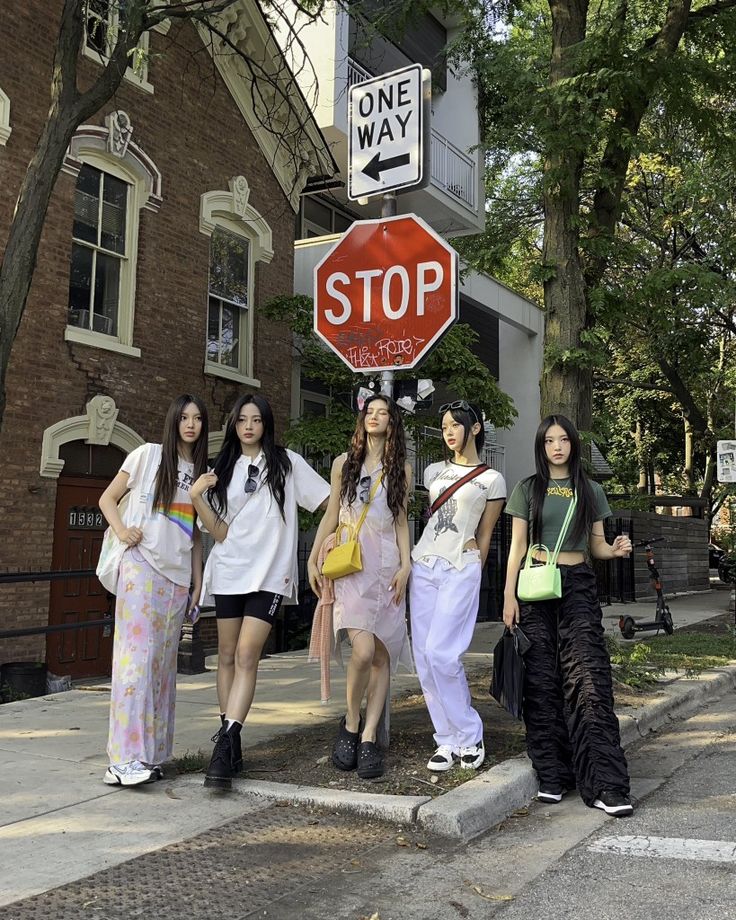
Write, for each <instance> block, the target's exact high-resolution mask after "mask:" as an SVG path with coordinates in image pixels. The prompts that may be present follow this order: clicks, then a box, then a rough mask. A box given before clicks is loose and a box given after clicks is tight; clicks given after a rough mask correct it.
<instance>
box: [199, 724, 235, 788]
mask: <svg viewBox="0 0 736 920" xmlns="http://www.w3.org/2000/svg"><path fill="white" fill-rule="evenodd" d="M236 734H238V732H235V731H233V728H232V727H231V728H230V730H229V731H225V730H224V727H223V728H221V729H220V731H219V732H217V734H216V735H213V737H212V740H213V741H214V742H215V749H214V751H213V752H212V758H211V759H210V764H209V766H208V767H207V773H206V775H205V778H204V784H205V786H209V787H211V788H213V789H222V790H224V791H229V790H230V789H232V788H233V774H234V773H235V751H234V747H235V745H234V738H233V736H234V735H236Z"/></svg>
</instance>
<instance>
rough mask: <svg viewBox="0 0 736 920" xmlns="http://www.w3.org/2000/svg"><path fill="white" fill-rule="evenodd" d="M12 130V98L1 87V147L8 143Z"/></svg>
mask: <svg viewBox="0 0 736 920" xmlns="http://www.w3.org/2000/svg"><path fill="white" fill-rule="evenodd" d="M12 130H13V129H12V128H11V127H10V98H9V96H8V94H7V93H4V92H3V90H2V88H0V147H3V146H5V144H7V143H8V139H9V138H10V135H11V132H12Z"/></svg>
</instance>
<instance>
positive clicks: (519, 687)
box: [489, 626, 531, 719]
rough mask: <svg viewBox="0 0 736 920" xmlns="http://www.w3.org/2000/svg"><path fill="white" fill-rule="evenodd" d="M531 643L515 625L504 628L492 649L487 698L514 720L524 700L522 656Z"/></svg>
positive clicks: (520, 713) (518, 714)
mask: <svg viewBox="0 0 736 920" xmlns="http://www.w3.org/2000/svg"><path fill="white" fill-rule="evenodd" d="M530 648H531V641H530V640H529V639H528V638H527V637H526V636H525V635H524V633H523V632H522V631H521V629H519V627H518V626H516V627H514V629H513V630H511V629H509V628H508V626H507V627H506V629H504V631H503V635H502V636H501V638H500V639H499V640H498V642H497V643H496V647H495V648H494V650H493V676H492V678H491V686H490V688H489V690H490V694H491V696H492V697H493V698H494V699H495V700H497V701H498V702H499V703H500V704H501V706H503V708H504V709H505V710H506V711H507V712H509V713H510V714H511V715H512V716H513V717H514V718H515V719H521V717H522V704H523V700H524V672H525V666H524V655H525V654H526V653H527V652H528V651H529V649H530Z"/></svg>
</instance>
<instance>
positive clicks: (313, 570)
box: [307, 559, 322, 598]
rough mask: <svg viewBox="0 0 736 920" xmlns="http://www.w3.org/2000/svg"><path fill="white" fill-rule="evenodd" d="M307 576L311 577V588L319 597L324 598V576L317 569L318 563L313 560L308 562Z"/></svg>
mask: <svg viewBox="0 0 736 920" xmlns="http://www.w3.org/2000/svg"><path fill="white" fill-rule="evenodd" d="M307 575H308V577H309V586H310V587H311V589H312V591H314V593H315V594H316V595H317V597H320V598H321V597H322V575H321V574H320V571H319V569H318V568H317V563H316V562H315V561H314V560H313V559H308V560H307Z"/></svg>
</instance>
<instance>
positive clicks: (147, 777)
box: [102, 760, 158, 786]
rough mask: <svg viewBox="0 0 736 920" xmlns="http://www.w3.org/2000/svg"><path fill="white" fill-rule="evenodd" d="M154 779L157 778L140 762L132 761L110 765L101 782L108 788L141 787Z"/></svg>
mask: <svg viewBox="0 0 736 920" xmlns="http://www.w3.org/2000/svg"><path fill="white" fill-rule="evenodd" d="M156 779H158V777H157V776H156V775H155V774H154V771H153V770H151V769H150V768H149V767H146V766H145V765H144V764H142V763H141V762H140V760H132V761H131V762H130V763H117V764H115V763H111V764H110V766H109V767H108V768H107V770H106V771H105V775H104V777H103V778H102V781H103V782H104V783H105V784H106V785H108V786H142V785H143V784H144V783H152V782H154V780H156Z"/></svg>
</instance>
